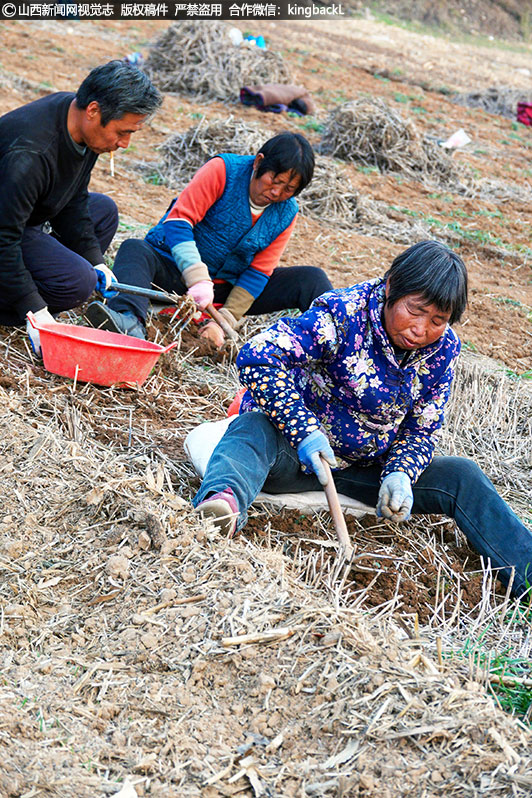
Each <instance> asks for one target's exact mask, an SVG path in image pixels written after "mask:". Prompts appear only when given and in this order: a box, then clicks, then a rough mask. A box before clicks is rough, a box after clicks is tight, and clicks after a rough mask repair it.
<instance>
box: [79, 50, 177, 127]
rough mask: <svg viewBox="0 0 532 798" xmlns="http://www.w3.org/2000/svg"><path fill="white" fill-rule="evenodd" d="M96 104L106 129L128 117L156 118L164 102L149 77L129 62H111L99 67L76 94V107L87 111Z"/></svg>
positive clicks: (89, 75) (91, 73)
mask: <svg viewBox="0 0 532 798" xmlns="http://www.w3.org/2000/svg"><path fill="white" fill-rule="evenodd" d="M94 101H96V102H97V103H98V105H99V106H100V114H101V120H102V126H103V127H105V125H106V124H107V123H108V122H110V121H111V120H112V119H121V118H122V117H123V116H124V115H125V114H143V115H145V116H149V115H150V114H153V113H154V112H155V111H156V110H157V109H158V108H159V107H160V105H161V103H162V101H163V98H162V96H161V94H160V93H159V91H158V89H156V88H155V86H154V85H153V83H152V82H151V81H150V79H149V78H148V76H147V75H146V74H145V73H144V72H142V71H141V70H140V69H138V68H137V67H135V66H133V65H132V64H129V63H127V62H126V61H119V60H114V61H109V62H108V63H107V64H102V66H97V67H95V68H94V69H93V70H92V71H91V72H89V74H88V75H87V77H86V78H85V80H84V81H83V83H82V84H81V86H80V87H79V89H78V90H77V92H76V105H77V106H78V108H81V109H84V108H86V107H87V106H88V105H89V103H91V102H94Z"/></svg>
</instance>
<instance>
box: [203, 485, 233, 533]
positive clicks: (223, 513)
mask: <svg viewBox="0 0 532 798" xmlns="http://www.w3.org/2000/svg"><path fill="white" fill-rule="evenodd" d="M196 512H197V513H199V514H200V515H201V516H202V518H212V520H213V522H214V526H215V527H217V529H218V530H219V531H220V532H221V533H222V535H225V536H226V537H228V538H232V537H233V535H234V534H235V531H236V522H237V518H238V505H237V503H236V498H235V494H234V493H233V491H232V490H231V488H227V490H222V491H221V492H220V493H214V494H213V495H212V496H209V497H208V498H207V499H204V500H203V501H202V502H200V504H198V506H197V507H196Z"/></svg>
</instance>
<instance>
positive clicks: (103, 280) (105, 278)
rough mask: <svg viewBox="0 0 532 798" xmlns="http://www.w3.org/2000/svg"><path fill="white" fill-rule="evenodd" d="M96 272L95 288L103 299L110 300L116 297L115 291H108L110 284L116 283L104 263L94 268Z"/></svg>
mask: <svg viewBox="0 0 532 798" xmlns="http://www.w3.org/2000/svg"><path fill="white" fill-rule="evenodd" d="M94 271H95V272H96V288H97V290H98V291H99V292H100V294H101V295H102V296H103V297H104V298H105V299H111V297H113V296H116V291H113V290H112V289H111V290H109V289H110V286H111V284H112V283H116V282H117V280H116V277H115V276H114V274H113V272H112V271H111V269H110V268H109V267H108V266H106V265H105V263H99V264H98V265H97V266H95V267H94Z"/></svg>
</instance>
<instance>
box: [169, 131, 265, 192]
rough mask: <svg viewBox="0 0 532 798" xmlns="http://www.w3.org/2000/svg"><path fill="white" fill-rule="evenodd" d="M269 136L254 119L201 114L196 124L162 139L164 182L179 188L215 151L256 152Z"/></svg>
mask: <svg viewBox="0 0 532 798" xmlns="http://www.w3.org/2000/svg"><path fill="white" fill-rule="evenodd" d="M269 138H271V133H269V132H268V131H267V130H265V129H264V128H262V127H260V125H258V124H256V123H254V122H251V123H250V122H241V121H240V120H238V119H234V118H233V117H232V116H229V117H227V118H226V119H215V120H213V121H211V122H209V121H208V120H207V119H206V118H205V117H203V118H202V119H201V120H200V121H199V122H198V124H197V125H193V126H192V127H190V128H189V129H188V130H186V131H185V132H184V133H176V134H174V135H171V136H169V137H168V138H167V139H166V141H164V142H163V144H162V145H161V147H160V152H161V153H162V162H161V165H160V166H159V170H160V174H161V177H162V179H163V180H164V182H165V183H166V184H167V185H169V186H172V187H173V188H174V187H175V188H178V189H182V188H184V186H185V185H186V184H187V183H188V182H189V180H191V178H192V177H193V176H194V173H195V172H197V170H198V169H199V168H200V166H203V164H204V163H206V161H208V160H209V158H212V157H213V156H214V155H220V153H223V152H234V153H236V154H237V155H255V154H256V153H257V152H258V151H259V149H260V148H261V146H262V145H263V144H264V142H265V141H267V140H268V139H269Z"/></svg>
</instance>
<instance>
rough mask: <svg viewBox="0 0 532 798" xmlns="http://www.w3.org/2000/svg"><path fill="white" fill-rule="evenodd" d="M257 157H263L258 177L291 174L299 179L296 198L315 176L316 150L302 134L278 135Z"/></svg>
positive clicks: (257, 172) (270, 140) (264, 146)
mask: <svg viewBox="0 0 532 798" xmlns="http://www.w3.org/2000/svg"><path fill="white" fill-rule="evenodd" d="M257 155H263V156H264V157H263V158H262V160H261V162H260V163H259V165H258V167H257V171H256V177H262V175H263V174H264V173H265V172H273V174H274V175H278V174H280V173H281V172H291V173H292V177H296V176H297V177H299V186H298V187H297V190H296V191H295V192H294V196H296V195H297V194H300V193H301V192H302V191H303V189H304V188H305V187H306V186H308V184H309V183H310V181H311V180H312V175H313V174H314V150H313V149H312V147H311V146H310V144H309V142H308V141H307V139H306V138H305V137H304V136H302V135H301V133H290V132H289V131H286V132H284V133H278V134H277V136H274V137H273V138H272V139H268V141H267V142H266V143H265V144H263V145H262V147H261V148H260V150H259V151H258V153H257Z"/></svg>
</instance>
